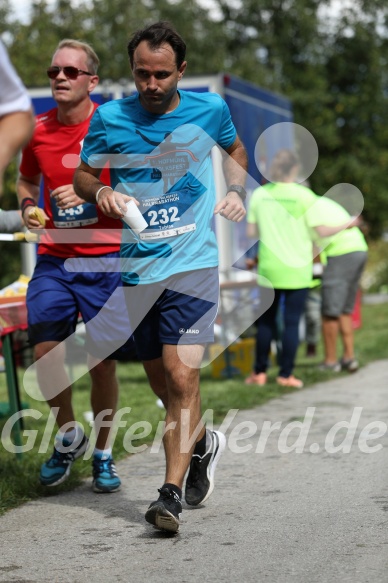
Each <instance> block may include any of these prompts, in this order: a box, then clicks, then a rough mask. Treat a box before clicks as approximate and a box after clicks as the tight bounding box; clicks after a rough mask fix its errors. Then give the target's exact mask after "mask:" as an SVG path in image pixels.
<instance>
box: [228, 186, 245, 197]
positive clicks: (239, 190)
mask: <svg viewBox="0 0 388 583" xmlns="http://www.w3.org/2000/svg"><path fill="white" fill-rule="evenodd" d="M231 191H233V192H237V194H238V195H239V197H240V198H241V200H245V199H246V197H247V191H246V190H245V188H244V187H243V186H241V185H240V184H231V185H230V186H229V188H228V190H227V191H226V194H228V192H231Z"/></svg>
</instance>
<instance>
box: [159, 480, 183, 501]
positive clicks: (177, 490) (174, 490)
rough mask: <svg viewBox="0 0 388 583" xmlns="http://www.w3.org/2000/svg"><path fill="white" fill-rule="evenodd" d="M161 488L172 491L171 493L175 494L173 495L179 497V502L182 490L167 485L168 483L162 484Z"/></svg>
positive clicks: (172, 485) (173, 485)
mask: <svg viewBox="0 0 388 583" xmlns="http://www.w3.org/2000/svg"><path fill="white" fill-rule="evenodd" d="M162 488H167V489H168V490H172V491H173V492H175V494H177V495H178V496H179V500H181V499H182V490H181V489H180V488H179V487H178V486H176V485H175V484H169V483H168V482H167V483H166V484H163V486H162Z"/></svg>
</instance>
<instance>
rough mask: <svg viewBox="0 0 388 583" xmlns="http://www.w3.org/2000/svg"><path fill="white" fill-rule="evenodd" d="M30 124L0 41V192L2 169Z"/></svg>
mask: <svg viewBox="0 0 388 583" xmlns="http://www.w3.org/2000/svg"><path fill="white" fill-rule="evenodd" d="M34 126H35V120H34V113H33V110H32V106H31V99H30V97H29V95H28V93H27V90H26V88H25V87H24V85H23V83H22V82H21V80H20V78H19V77H18V75H17V73H16V71H15V69H14V68H13V66H12V64H11V62H10V60H9V57H8V54H7V52H6V50H5V48H4V46H3V44H2V43H1V41H0V192H1V190H2V183H3V174H4V170H5V169H6V167H7V166H8V164H9V163H10V161H11V160H12V158H13V157H14V156H15V155H16V154H17V152H18V151H19V150H20V149H21V148H22V147H23V146H24V145H25V144H26V143H27V142H28V140H29V139H30V138H31V136H32V133H33V131H34Z"/></svg>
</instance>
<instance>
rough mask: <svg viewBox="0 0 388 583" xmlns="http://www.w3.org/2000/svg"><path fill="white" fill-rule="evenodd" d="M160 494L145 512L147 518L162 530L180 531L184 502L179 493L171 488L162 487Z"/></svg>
mask: <svg viewBox="0 0 388 583" xmlns="http://www.w3.org/2000/svg"><path fill="white" fill-rule="evenodd" d="M158 492H159V494H160V496H159V498H158V499H157V500H155V502H151V504H150V505H149V508H148V510H147V512H146V514H145V519H146V521H147V522H149V523H150V524H153V525H154V526H155V527H156V528H159V529H160V530H167V531H169V532H178V530H179V519H180V516H181V512H182V503H181V501H180V499H179V496H178V494H176V493H175V492H174V491H173V490H170V489H169V488H160V489H159V490H158Z"/></svg>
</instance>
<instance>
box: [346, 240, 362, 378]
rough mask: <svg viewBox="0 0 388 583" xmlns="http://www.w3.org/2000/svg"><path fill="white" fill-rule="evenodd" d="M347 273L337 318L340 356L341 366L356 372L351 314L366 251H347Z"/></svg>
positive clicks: (356, 362) (356, 363)
mask: <svg viewBox="0 0 388 583" xmlns="http://www.w3.org/2000/svg"><path fill="white" fill-rule="evenodd" d="M344 257H345V259H346V263H347V267H348V273H347V274H346V275H347V282H348V288H347V292H348V293H347V296H346V301H345V303H344V307H343V310H342V313H341V315H340V319H339V331H340V335H341V340H342V351H343V352H342V358H341V362H340V363H341V368H342V369H343V370H347V371H349V372H356V371H357V370H358V367H359V364H358V361H357V360H356V358H355V353H354V331H353V319H352V314H353V311H354V306H355V304H356V299H357V293H358V290H359V284H360V279H361V275H362V272H363V269H364V267H365V263H366V261H367V253H366V252H365V251H357V252H354V253H348V254H346V255H345V256H344Z"/></svg>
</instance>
